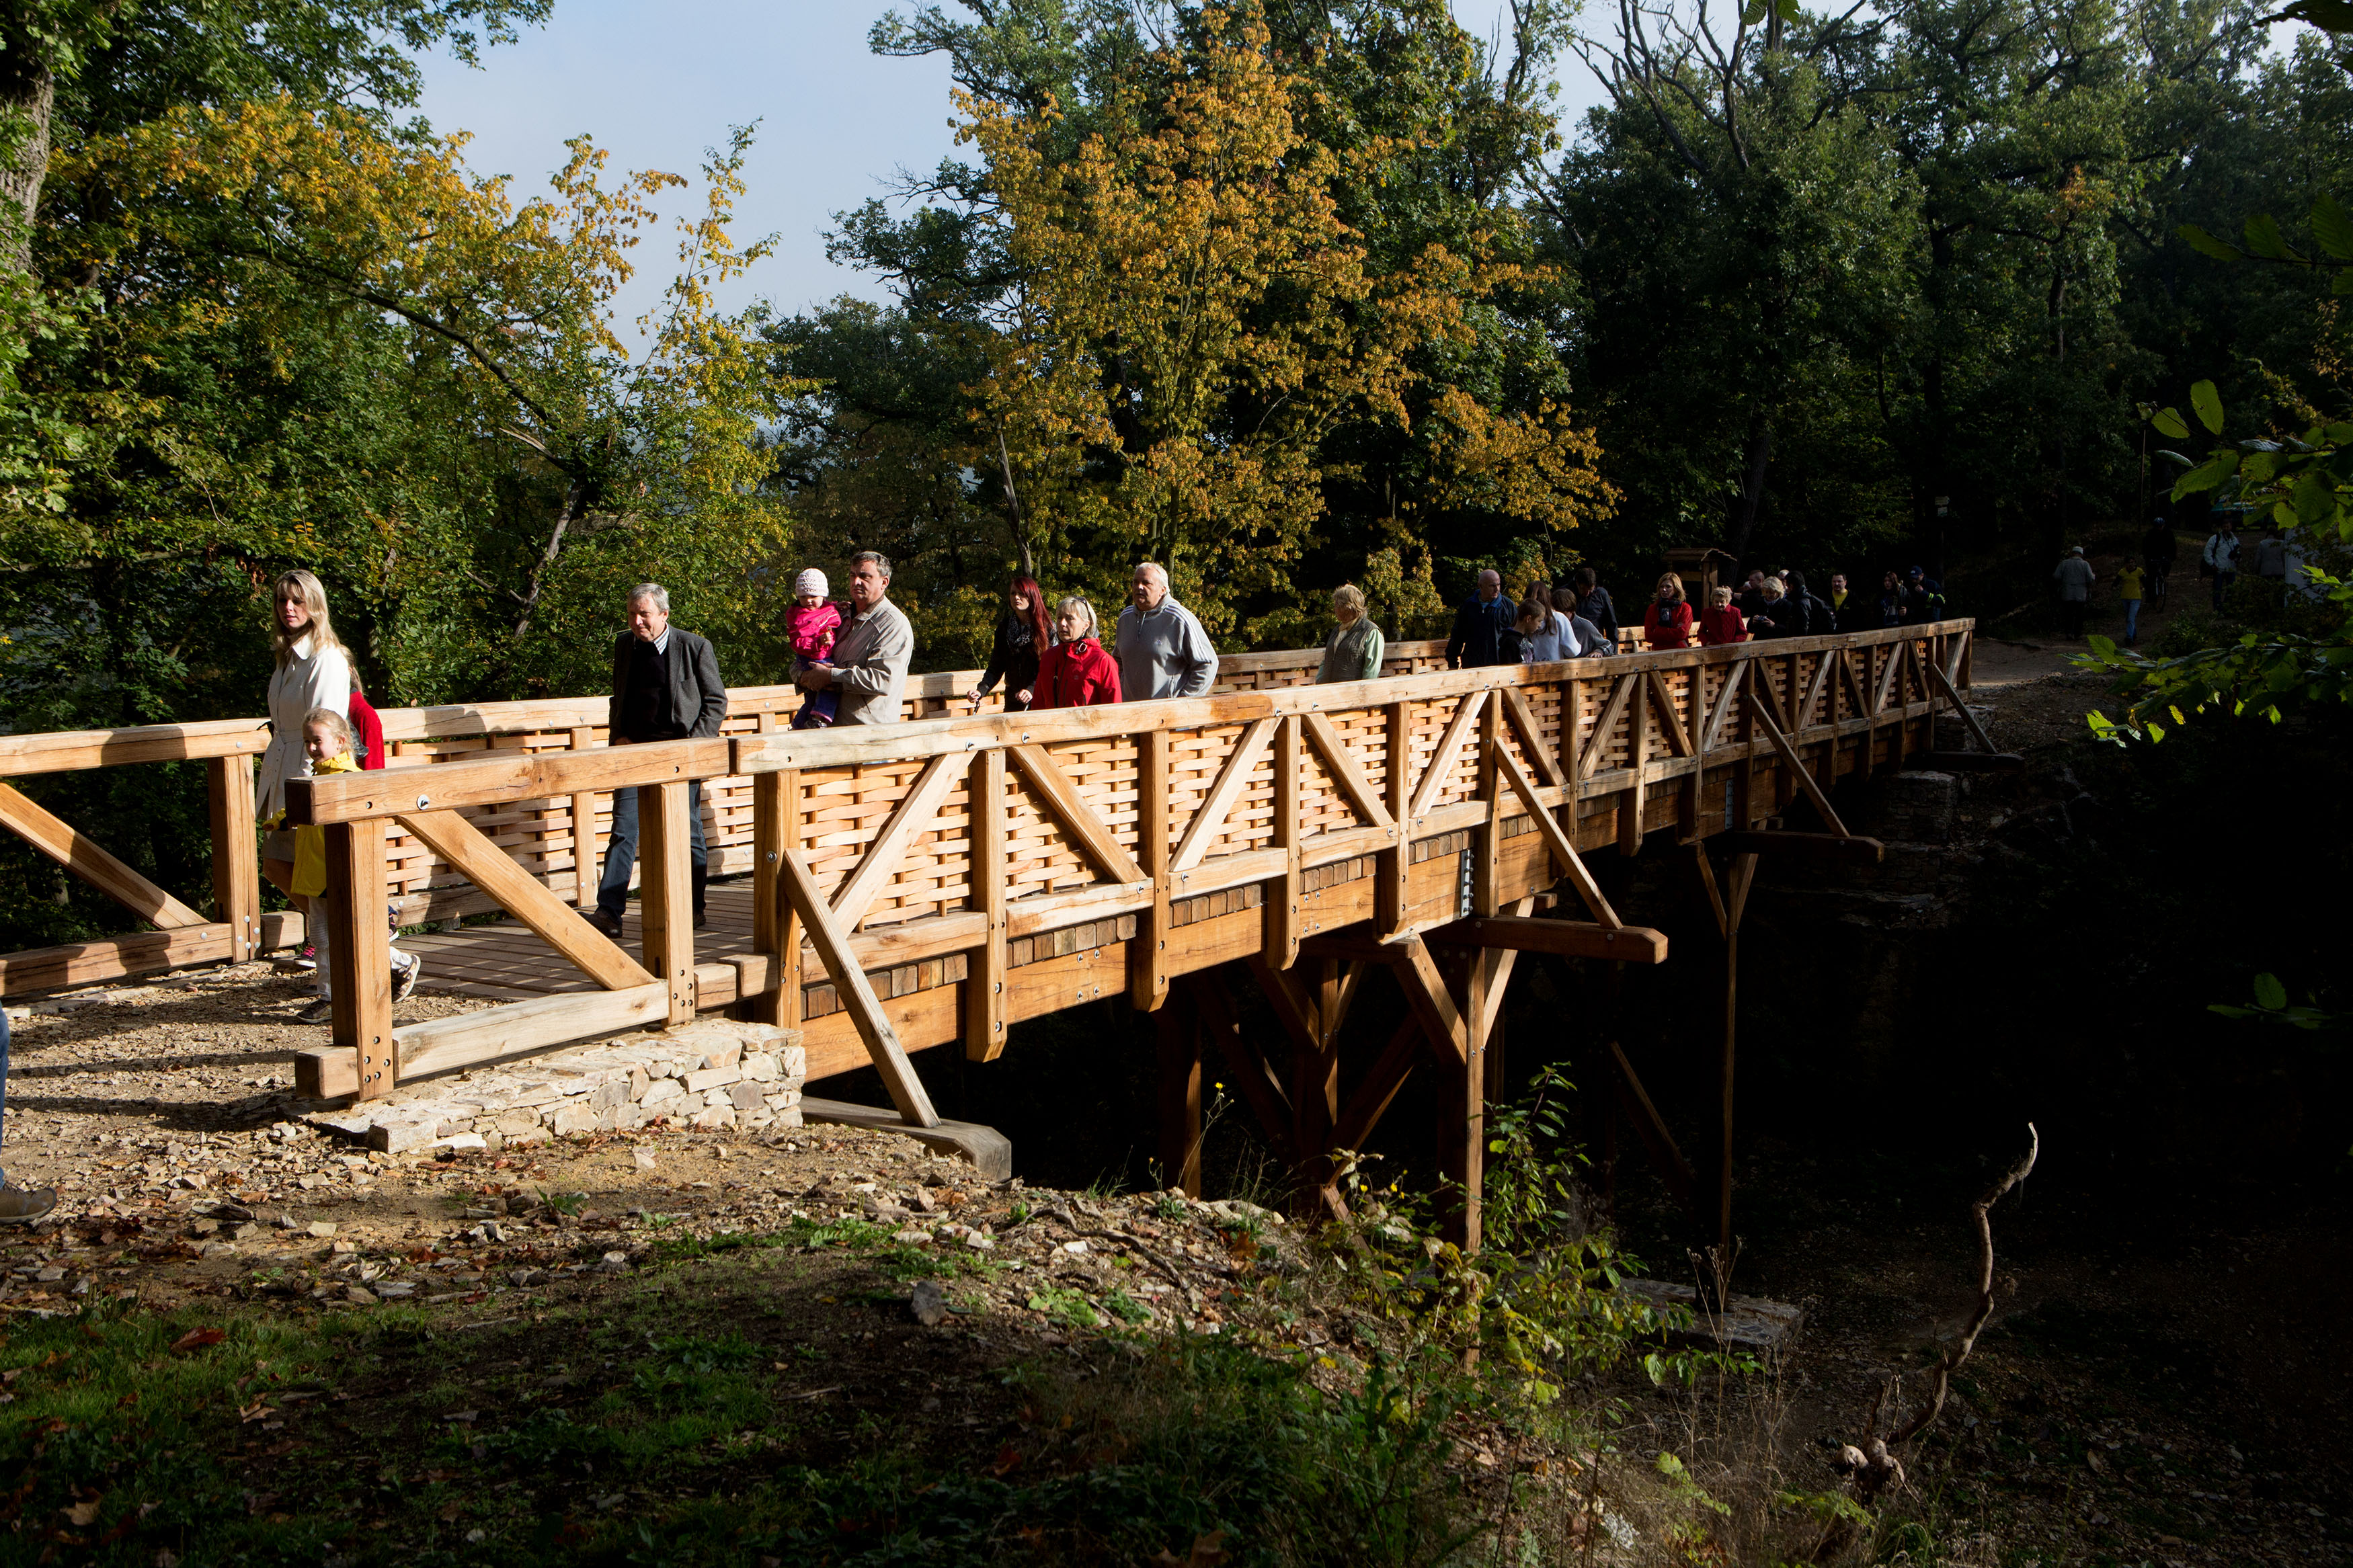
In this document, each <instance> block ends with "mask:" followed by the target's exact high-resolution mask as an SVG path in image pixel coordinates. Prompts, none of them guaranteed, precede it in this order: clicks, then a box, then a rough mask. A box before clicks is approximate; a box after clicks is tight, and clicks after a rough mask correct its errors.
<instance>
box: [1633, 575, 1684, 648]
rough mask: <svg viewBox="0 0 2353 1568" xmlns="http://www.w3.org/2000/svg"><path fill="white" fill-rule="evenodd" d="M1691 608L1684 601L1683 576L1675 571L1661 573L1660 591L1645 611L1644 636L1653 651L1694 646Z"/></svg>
mask: <svg viewBox="0 0 2353 1568" xmlns="http://www.w3.org/2000/svg"><path fill="white" fill-rule="evenodd" d="M1691 629H1692V610H1691V606H1690V605H1687V604H1685V603H1684V602H1683V579H1682V578H1681V577H1678V576H1676V575H1675V574H1673V573H1672V572H1667V573H1662V574H1660V577H1659V587H1658V595H1657V596H1656V597H1655V598H1653V599H1652V600H1651V605H1650V607H1649V608H1648V609H1646V610H1644V611H1643V612H1642V636H1643V637H1645V638H1647V639H1648V640H1649V642H1650V645H1651V650H1652V651H1653V652H1655V651H1657V650H1658V649H1660V648H1666V647H1691Z"/></svg>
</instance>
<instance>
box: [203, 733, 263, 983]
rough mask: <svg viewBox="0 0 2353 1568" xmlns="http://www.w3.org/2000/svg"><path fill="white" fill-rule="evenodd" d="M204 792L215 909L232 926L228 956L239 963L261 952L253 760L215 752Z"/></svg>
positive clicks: (259, 861) (206, 771)
mask: <svg viewBox="0 0 2353 1568" xmlns="http://www.w3.org/2000/svg"><path fill="white" fill-rule="evenodd" d="M205 795H206V806H207V808H208V816H210V818H211V826H212V841H213V909H214V910H215V911H216V913H217V914H218V915H219V916H220V919H221V923H222V924H224V925H226V926H227V927H228V928H229V944H230V950H231V951H230V953H229V956H230V957H231V958H233V959H236V960H237V961H239V962H242V961H244V960H246V959H248V958H251V957H253V956H254V955H255V954H257V953H259V952H260V951H261V850H260V841H259V839H258V838H257V837H255V830H254V825H253V759H252V758H251V757H248V756H234V757H214V758H212V759H211V760H210V761H208V762H206V763H205Z"/></svg>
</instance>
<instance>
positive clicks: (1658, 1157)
mask: <svg viewBox="0 0 2353 1568" xmlns="http://www.w3.org/2000/svg"><path fill="white" fill-rule="evenodd" d="M1609 1058H1610V1063H1611V1065H1612V1066H1613V1067H1615V1068H1617V1069H1618V1071H1617V1078H1618V1096H1619V1100H1620V1103H1621V1104H1622V1105H1623V1106H1624V1108H1625V1110H1626V1119H1627V1120H1628V1121H1631V1122H1632V1123H1633V1124H1634V1131H1635V1133H1636V1134H1637V1135H1638V1136H1639V1137H1641V1140H1642V1147H1643V1148H1644V1149H1645V1150H1647V1151H1649V1152H1650V1156H1651V1164H1652V1165H1654V1166H1655V1167H1657V1169H1658V1173H1659V1177H1660V1179H1661V1180H1662V1181H1663V1182H1665V1183H1666V1184H1667V1191H1668V1192H1669V1193H1670V1194H1672V1195H1673V1197H1674V1199H1675V1201H1676V1202H1678V1203H1680V1204H1682V1205H1683V1206H1684V1207H1685V1208H1687V1209H1693V1210H1694V1211H1696V1209H1697V1207H1698V1203H1699V1198H1698V1191H1699V1176H1698V1173H1696V1172H1694V1170H1693V1169H1692V1163H1691V1162H1690V1161H1689V1160H1686V1159H1684V1158H1683V1151H1682V1150H1681V1149H1678V1148H1676V1147H1675V1139H1674V1134H1673V1133H1672V1132H1670V1131H1667V1123H1666V1121H1665V1119H1664V1118H1662V1117H1661V1116H1660V1115H1659V1110H1658V1107H1657V1106H1655V1105H1652V1104H1651V1091H1650V1090H1649V1089H1644V1088H1643V1087H1642V1079H1641V1077H1640V1076H1639V1075H1638V1074H1637V1073H1636V1072H1635V1071H1634V1064H1633V1063H1632V1062H1630V1061H1628V1060H1627V1059H1626V1052H1625V1050H1624V1049H1623V1048H1622V1047H1620V1045H1619V1044H1618V1042H1617V1041H1615V1040H1612V1041H1610V1042H1609Z"/></svg>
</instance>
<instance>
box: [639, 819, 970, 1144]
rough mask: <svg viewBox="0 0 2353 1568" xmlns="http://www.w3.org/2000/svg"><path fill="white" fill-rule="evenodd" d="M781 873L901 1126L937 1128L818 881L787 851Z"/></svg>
mask: <svg viewBox="0 0 2353 1568" xmlns="http://www.w3.org/2000/svg"><path fill="white" fill-rule="evenodd" d="M665 787H668V786H665ZM782 868H783V874H784V879H785V896H786V898H788V899H790V900H792V901H793V912H794V913H795V914H797V915H798V916H800V918H801V923H802V924H803V925H805V926H807V928H808V933H809V942H810V943H811V945H813V946H814V947H815V948H816V949H817V956H818V963H822V964H824V965H825V972H826V975H827V977H828V979H830V980H831V981H832V982H833V988H834V990H835V991H836V992H837V993H838V994H839V995H840V997H841V1010H842V1011H843V1012H845V1013H847V1014H849V1021H850V1026H851V1027H853V1028H855V1029H856V1030H857V1031H858V1037H859V1039H860V1041H861V1042H862V1043H863V1044H864V1045H865V1047H866V1055H867V1059H868V1060H870V1061H871V1062H872V1063H873V1064H874V1070H875V1071H877V1072H879V1073H881V1075H882V1087H883V1088H884V1089H888V1090H890V1093H891V1103H892V1104H893V1105H895V1106H897V1107H898V1108H899V1117H900V1120H901V1121H906V1122H909V1123H911V1124H913V1125H914V1126H917V1127H936V1126H938V1125H939V1124H940V1116H939V1112H938V1111H936V1110H933V1109H932V1097H931V1096H930V1095H929V1094H927V1093H925V1092H924V1089H923V1080H922V1079H919V1078H917V1077H916V1076H915V1067H914V1064H913V1062H910V1061H909V1060H908V1059H907V1052H906V1048H905V1047H903V1046H902V1045H900V1043H899V1033H898V1031H897V1030H896V1029H893V1028H892V1026H891V1019H890V1016H889V1015H887V1014H885V1013H884V1012H883V1011H882V1003H881V1000H880V999H879V998H878V997H876V995H875V994H874V987H873V985H872V984H870V983H869V982H868V980H867V978H866V972H865V971H864V970H862V969H860V967H859V966H858V960H857V957H856V956H855V955H854V954H853V953H851V952H850V951H849V932H848V931H845V930H843V929H842V926H841V923H840V922H839V921H837V920H835V919H834V918H833V910H831V909H830V908H828V906H827V904H826V901H825V900H824V898H823V897H822V896H820V895H819V893H818V887H817V879H816V878H815V877H812V876H811V875H809V868H808V862H807V861H806V860H804V859H802V858H801V853H800V851H799V850H798V849H796V848H792V847H786V850H785V856H784V860H783V862H782Z"/></svg>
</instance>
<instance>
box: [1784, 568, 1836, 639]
mask: <svg viewBox="0 0 2353 1568" xmlns="http://www.w3.org/2000/svg"><path fill="white" fill-rule="evenodd" d="M1782 582H1783V584H1784V587H1785V589H1786V591H1787V592H1788V596H1789V597H1790V598H1791V599H1793V600H1795V601H1796V602H1797V608H1799V610H1800V611H1802V612H1803V618H1804V620H1805V623H1806V631H1805V635H1806V636H1808V637H1828V636H1829V635H1830V634H1831V632H1834V631H1836V630H1837V629H1838V626H1837V623H1836V621H1835V619H1834V617H1832V616H1831V607H1830V606H1829V605H1826V604H1824V603H1822V601H1821V600H1820V599H1819V598H1817V597H1816V596H1815V595H1814V591H1813V590H1812V589H1811V588H1809V587H1807V586H1806V574H1804V573H1803V572H1792V573H1790V574H1788V576H1787V577H1785V578H1784V579H1782Z"/></svg>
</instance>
